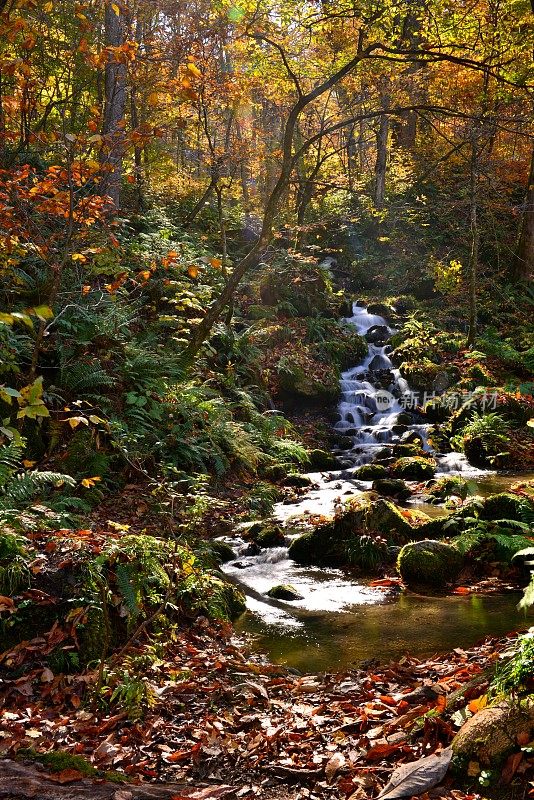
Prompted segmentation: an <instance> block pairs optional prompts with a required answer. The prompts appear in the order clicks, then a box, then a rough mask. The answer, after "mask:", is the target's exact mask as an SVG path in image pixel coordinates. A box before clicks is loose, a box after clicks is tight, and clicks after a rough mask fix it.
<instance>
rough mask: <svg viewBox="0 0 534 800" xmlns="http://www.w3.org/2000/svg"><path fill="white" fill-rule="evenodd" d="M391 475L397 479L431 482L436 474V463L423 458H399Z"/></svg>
mask: <svg viewBox="0 0 534 800" xmlns="http://www.w3.org/2000/svg"><path fill="white" fill-rule="evenodd" d="M391 474H392V475H393V476H394V477H395V478H405V479H407V480H414V481H425V480H430V478H433V477H434V475H435V474H436V463H435V462H434V461H432V460H431V459H428V458H423V457H422V456H409V457H408V458H399V459H398V461H395V463H394V464H392V465H391Z"/></svg>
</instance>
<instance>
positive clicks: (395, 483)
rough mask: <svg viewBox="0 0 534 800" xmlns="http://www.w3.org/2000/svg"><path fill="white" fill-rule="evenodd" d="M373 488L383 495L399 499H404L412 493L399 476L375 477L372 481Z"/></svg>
mask: <svg viewBox="0 0 534 800" xmlns="http://www.w3.org/2000/svg"><path fill="white" fill-rule="evenodd" d="M373 490H374V491H375V492H378V494H381V495H383V496H384V497H398V498H399V500H405V499H406V498H407V497H410V495H411V494H412V490H411V489H410V488H409V487H408V486H407V485H406V484H405V482H404V481H403V480H402V479H401V478H377V480H376V481H373Z"/></svg>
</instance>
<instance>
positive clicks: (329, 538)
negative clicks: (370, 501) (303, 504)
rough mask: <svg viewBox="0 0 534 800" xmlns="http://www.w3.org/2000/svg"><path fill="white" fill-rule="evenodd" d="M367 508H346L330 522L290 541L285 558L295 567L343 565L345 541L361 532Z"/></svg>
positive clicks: (344, 563)
mask: <svg viewBox="0 0 534 800" xmlns="http://www.w3.org/2000/svg"><path fill="white" fill-rule="evenodd" d="M366 513H367V507H364V508H356V509H354V508H350V507H349V508H346V509H345V510H344V511H342V512H341V513H339V514H336V516H335V518H334V519H333V520H331V521H330V522H326V523H324V524H322V525H318V526H317V527H316V528H314V529H313V530H311V531H307V532H306V533H304V534H302V536H299V537H297V538H296V539H293V541H292V542H291V544H290V546H289V557H290V558H292V559H293V561H296V562H297V564H304V565H309V564H317V565H319V566H322V565H326V566H344V565H346V564H347V563H348V561H347V542H348V541H349V540H350V539H352V538H354V537H355V536H358V535H360V534H361V533H362V532H363V531H364V530H365V517H366Z"/></svg>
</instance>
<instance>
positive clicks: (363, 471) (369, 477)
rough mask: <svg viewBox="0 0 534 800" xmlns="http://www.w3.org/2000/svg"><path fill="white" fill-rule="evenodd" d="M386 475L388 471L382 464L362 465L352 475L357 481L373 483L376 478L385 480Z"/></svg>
mask: <svg viewBox="0 0 534 800" xmlns="http://www.w3.org/2000/svg"><path fill="white" fill-rule="evenodd" d="M387 474H388V471H387V469H386V468H385V467H384V466H382V464H364V465H363V466H362V467H358V469H357V470H355V471H354V473H353V475H354V477H355V478H357V479H358V480H359V481H374V480H375V479H376V478H386V477H387Z"/></svg>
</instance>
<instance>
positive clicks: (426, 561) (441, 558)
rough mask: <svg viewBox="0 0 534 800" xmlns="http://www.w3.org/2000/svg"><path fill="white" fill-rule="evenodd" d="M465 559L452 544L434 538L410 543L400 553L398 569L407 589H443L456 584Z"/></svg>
mask: <svg viewBox="0 0 534 800" xmlns="http://www.w3.org/2000/svg"><path fill="white" fill-rule="evenodd" d="M462 566H463V557H462V556H461V554H460V553H459V552H458V550H456V548H454V547H452V545H449V544H445V543H444V542H438V541H436V540H435V539H424V540H423V541H420V542H410V543H409V544H407V545H405V546H404V547H403V548H402V550H401V551H400V553H399V557H398V560H397V570H398V572H399V575H400V576H401V578H402V580H403V581H404V583H405V584H406V585H407V586H410V587H414V588H425V589H433V590H440V589H443V588H444V587H445V586H446V585H447V583H450V582H451V581H453V580H454V579H455V578H456V577H457V576H458V575H459V573H460V570H461V569H462Z"/></svg>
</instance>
